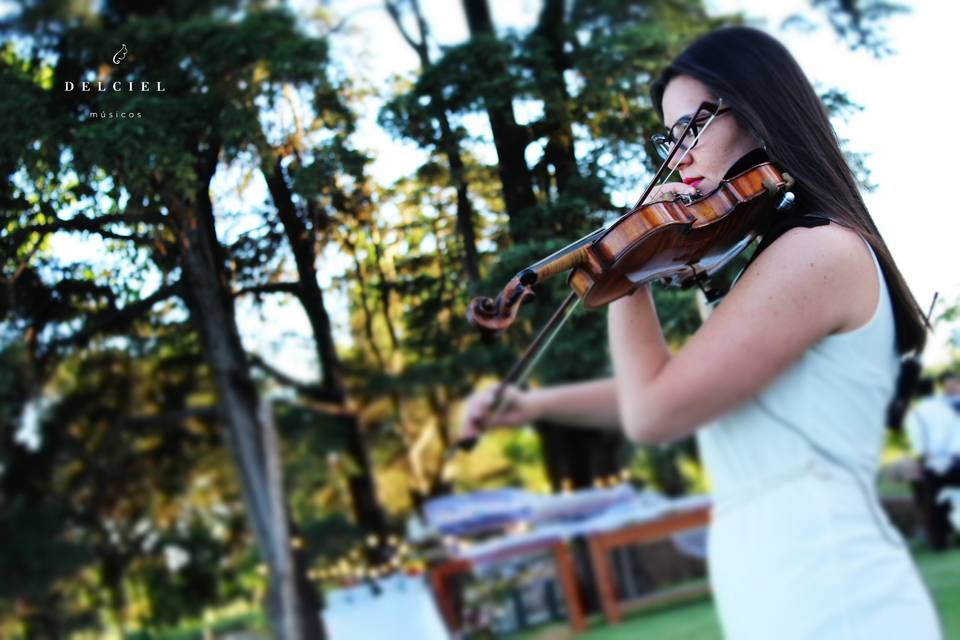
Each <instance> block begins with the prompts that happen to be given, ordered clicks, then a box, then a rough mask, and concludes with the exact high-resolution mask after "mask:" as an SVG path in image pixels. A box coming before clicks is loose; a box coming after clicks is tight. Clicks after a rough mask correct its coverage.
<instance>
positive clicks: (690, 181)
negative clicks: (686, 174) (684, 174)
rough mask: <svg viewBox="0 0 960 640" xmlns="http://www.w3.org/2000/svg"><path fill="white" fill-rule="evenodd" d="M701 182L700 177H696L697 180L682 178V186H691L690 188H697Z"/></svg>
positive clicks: (701, 177) (701, 178)
mask: <svg viewBox="0 0 960 640" xmlns="http://www.w3.org/2000/svg"><path fill="white" fill-rule="evenodd" d="M701 182H703V176H700V177H697V178H684V179H683V184H686V185H689V186H691V187H695V186H697V185H698V184H700V183H701Z"/></svg>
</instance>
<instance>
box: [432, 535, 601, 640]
mask: <svg viewBox="0 0 960 640" xmlns="http://www.w3.org/2000/svg"><path fill="white" fill-rule="evenodd" d="M541 549H549V550H550V552H551V553H552V555H553V564H554V566H555V567H556V571H557V578H558V579H559V581H560V586H561V588H562V589H563V595H564V599H565V600H566V603H567V613H568V615H569V616H570V627H571V628H572V629H573V630H574V631H575V632H580V631H584V630H586V628H587V619H586V616H585V615H584V607H583V603H582V602H581V601H580V595H579V593H578V591H577V579H576V574H575V572H574V569H573V556H572V555H571V553H570V548H569V547H568V546H567V544H566V543H565V542H551V543H549V544H546V545H544V546H542V547H541ZM536 550H537V549H532V548H530V547H524V548H522V549H519V550H517V551H516V552H515V553H510V554H505V555H504V556H502V557H503V559H506V558H507V557H515V556H519V555H527V554H530V553H532V552H534V551H536ZM471 571H473V563H472V562H471V561H470V560H465V559H462V558H454V559H450V560H446V561H444V562H442V563H440V564H439V565H437V566H435V567H434V568H433V569H431V570H430V571H429V578H430V586H431V588H432V589H433V593H434V597H436V599H437V605H438V606H439V607H440V615H442V616H443V619H444V621H445V622H446V623H447V628H448V629H450V631H452V632H454V633H456V632H458V631H460V628H461V627H462V625H463V620H462V618H461V616H460V611H458V609H457V606H456V604H455V602H454V599H453V594H452V593H451V591H450V588H449V584H448V582H449V579H450V578H451V577H452V576H455V575H457V574H461V573H470V572H471Z"/></svg>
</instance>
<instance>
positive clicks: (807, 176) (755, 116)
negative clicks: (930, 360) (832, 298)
mask: <svg viewBox="0 0 960 640" xmlns="http://www.w3.org/2000/svg"><path fill="white" fill-rule="evenodd" d="M678 75H687V76H692V77H694V78H696V79H697V80H699V81H700V82H702V83H703V84H705V85H706V86H707V87H708V88H709V89H710V90H711V91H712V92H713V94H714V95H715V96H716V97H718V98H722V99H723V103H724V105H726V106H729V107H730V108H731V110H732V112H733V114H734V115H735V116H736V117H737V119H738V120H739V121H740V122H741V123H742V124H743V125H744V126H745V127H746V128H747V129H748V130H750V131H751V132H752V133H753V134H754V135H755V136H756V137H757V139H758V140H762V141H763V143H764V147H765V148H766V151H767V154H768V155H769V156H770V159H771V160H773V161H774V162H776V163H777V164H778V165H779V166H780V167H781V168H782V169H783V170H785V171H788V172H790V174H791V175H793V177H794V178H796V180H797V186H796V187H795V188H794V192H795V194H796V196H797V205H798V207H797V208H798V209H799V210H801V211H811V212H812V211H815V212H817V213H818V214H820V215H823V216H826V217H828V218H830V219H831V220H833V221H835V222H837V223H838V224H841V225H844V226H846V227H849V228H852V229H854V230H856V231H857V232H858V233H859V234H860V235H861V236H862V237H863V238H864V239H865V240H866V241H867V242H868V243H870V246H871V247H873V250H874V252H875V253H876V255H877V260H878V261H879V262H880V266H881V268H882V269H883V274H884V277H885V278H886V282H887V287H888V289H889V291H890V297H891V299H892V301H893V310H894V317H895V319H896V329H897V350H898V351H899V353H901V354H905V353H909V352H915V353H919V352H920V351H921V350H922V349H923V346H924V344H925V342H926V321H925V319H924V314H923V311H922V310H921V309H920V307H919V306H918V305H917V302H916V300H915V299H914V297H913V294H912V293H911V292H910V288H909V287H908V286H907V283H906V281H905V280H904V279H903V275H902V274H901V273H900V270H899V269H898V268H897V265H896V263H895V262H894V261H893V257H892V256H891V255H890V250H889V249H888V248H887V245H886V243H885V242H884V241H883V238H882V237H881V236H880V232H879V231H878V230H877V227H876V225H875V224H874V222H873V219H872V218H871V217H870V213H869V212H868V211H867V207H866V204H864V202H863V198H862V197H861V195H860V190H859V188H858V186H857V181H856V179H855V178H854V175H853V172H852V171H851V170H850V166H849V165H848V164H847V161H846V159H845V158H844V156H843V152H842V151H841V150H840V144H839V141H838V140H837V135H836V133H835V132H834V130H833V127H832V126H831V124H830V120H829V117H828V116H827V111H826V109H825V108H824V105H823V102H822V101H821V100H820V98H819V96H817V93H816V91H814V89H813V86H812V85H811V84H810V80H808V79H807V76H806V75H805V74H804V73H803V70H802V69H801V68H800V65H799V64H797V61H796V60H795V59H794V58H793V56H792V55H791V54H790V52H789V51H787V49H786V47H784V46H783V45H782V44H781V43H780V42H778V41H777V40H776V39H775V38H773V37H771V36H769V35H767V34H766V33H764V32H762V31H759V30H757V29H751V28H749V27H727V28H724V29H719V30H717V31H714V32H712V33H709V34H707V35H705V36H703V37H701V38H699V39H697V40H696V41H694V42H693V44H691V45H690V46H688V47H687V48H686V49H685V50H684V51H683V52H682V53H681V54H680V55H679V56H677V58H676V59H675V60H674V61H673V62H672V63H671V64H670V66H668V67H667V68H666V69H664V71H663V73H662V74H661V75H660V78H659V79H658V80H657V81H656V82H654V83H653V87H652V90H651V98H652V100H653V105H654V107H655V108H656V109H657V111H658V113H659V114H660V117H661V119H662V118H663V104H662V102H663V92H664V90H665V89H666V86H667V83H668V82H670V80H671V79H673V78H674V77H676V76H678Z"/></svg>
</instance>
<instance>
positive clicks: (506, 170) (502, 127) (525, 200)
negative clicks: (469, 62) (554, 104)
mask: <svg viewBox="0 0 960 640" xmlns="http://www.w3.org/2000/svg"><path fill="white" fill-rule="evenodd" d="M463 9H464V12H465V13H466V15H467V25H468V26H469V27H470V36H471V37H472V38H478V37H489V38H495V37H496V34H495V32H494V29H493V20H492V19H491V17H490V7H489V6H488V4H487V0H463ZM493 72H494V73H501V74H503V75H506V74H507V69H506V68H502V69H495V70H493ZM485 103H486V110H487V117H488V118H489V119H490V129H491V131H492V132H493V143H494V146H496V148H497V158H498V160H499V165H498V167H497V169H498V171H499V174H500V182H501V184H502V185H503V200H504V203H505V204H506V207H507V215H508V216H509V217H510V232H511V236H512V237H514V238H516V237H518V235H519V234H520V233H521V232H522V229H523V226H522V225H521V224H520V223H521V213H522V212H524V211H526V210H528V209H530V208H532V207H535V206H536V205H537V198H536V195H535V194H534V191H533V175H532V174H531V173H530V168H529V167H528V166H527V160H526V157H525V154H526V149H527V145H528V144H529V143H530V137H529V135H528V134H527V131H526V128H524V127H521V126H520V125H518V124H517V119H516V116H515V115H514V113H513V96H485Z"/></svg>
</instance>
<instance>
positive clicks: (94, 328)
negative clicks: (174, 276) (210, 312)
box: [41, 282, 182, 360]
mask: <svg viewBox="0 0 960 640" xmlns="http://www.w3.org/2000/svg"><path fill="white" fill-rule="evenodd" d="M181 289H182V285H181V284H180V283H179V282H177V283H175V284H171V285H167V286H165V287H160V288H159V289H157V290H156V291H154V292H153V293H152V294H151V295H149V296H147V297H146V298H143V299H142V300H137V301H136V302H131V303H130V304H128V305H127V306H125V307H123V308H122V309H112V310H110V311H102V312H100V313H96V314H93V315H91V316H90V317H89V319H88V320H87V322H86V323H85V324H84V325H83V327H82V328H80V329H79V330H78V331H77V332H76V333H74V334H73V335H71V336H67V337H66V338H60V339H58V340H53V341H51V342H50V344H49V345H47V348H46V349H45V350H44V354H43V356H42V357H41V359H43V360H46V358H47V357H48V356H50V355H51V354H52V353H53V352H54V351H55V350H56V349H58V348H60V347H65V346H76V347H81V346H83V345H84V344H86V343H87V342H88V341H89V340H91V339H92V338H93V337H94V336H95V335H97V334H99V333H104V332H107V331H111V330H116V329H118V328H120V327H123V326H126V325H129V324H130V323H131V322H133V321H134V320H136V319H137V318H139V317H141V316H143V315H144V314H146V313H147V312H148V311H150V309H152V308H153V305H155V304H156V303H158V302H161V301H163V300H166V299H168V298H172V297H173V296H176V295H180V292H181Z"/></svg>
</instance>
